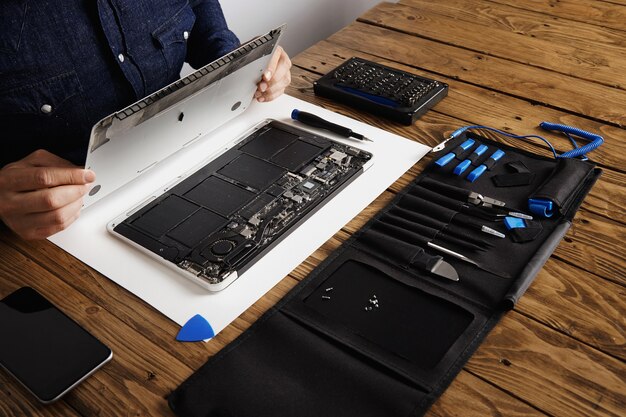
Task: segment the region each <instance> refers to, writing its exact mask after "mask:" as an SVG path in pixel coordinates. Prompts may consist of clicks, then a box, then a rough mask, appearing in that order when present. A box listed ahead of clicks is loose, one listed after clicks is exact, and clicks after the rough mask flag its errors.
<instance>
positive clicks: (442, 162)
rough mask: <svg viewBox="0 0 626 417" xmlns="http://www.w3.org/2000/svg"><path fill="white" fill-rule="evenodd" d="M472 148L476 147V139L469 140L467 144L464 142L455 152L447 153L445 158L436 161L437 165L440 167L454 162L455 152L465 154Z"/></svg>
mask: <svg viewBox="0 0 626 417" xmlns="http://www.w3.org/2000/svg"><path fill="white" fill-rule="evenodd" d="M472 146H474V139H468V140H466V141H465V142H463V143H462V144H460V145H459V146H458V147H457V148H456V149H455V150H454V151H453V152H450V153H447V154H445V155H444V156H442V157H441V158H439V159H437V160H436V161H435V165H438V166H440V167H442V166H444V165H446V164H447V163H448V162H450V161H452V160H453V159H454V157H455V156H456V155H455V152H459V153H461V152H463V151H466V150H468V149H469V148H471V147H472Z"/></svg>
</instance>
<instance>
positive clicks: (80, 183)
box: [0, 149, 96, 239]
mask: <svg viewBox="0 0 626 417" xmlns="http://www.w3.org/2000/svg"><path fill="white" fill-rule="evenodd" d="M95 179H96V176H95V174H94V173H93V171H89V170H85V169H81V168H79V167H77V166H75V165H73V164H71V163H70V162H69V161H66V160H65V159H62V158H59V157H58V156H56V155H53V154H51V153H50V152H47V151H44V150H41V149H40V150H38V151H35V152H33V153H31V154H30V155H28V156H27V157H26V158H24V159H21V160H19V161H16V162H13V163H10V164H8V165H6V166H5V167H4V168H2V169H1V170H0V219H2V221H3V222H4V223H5V224H6V225H7V226H8V227H9V228H11V229H12V230H13V231H14V232H15V233H17V234H18V235H19V236H21V237H22V238H24V239H44V238H46V237H48V236H50V235H52V234H54V233H56V232H58V231H61V230H63V229H65V228H67V227H68V226H69V225H70V224H72V222H74V220H76V219H77V218H78V216H79V215H80V208H81V206H82V204H83V196H84V195H85V194H86V193H87V191H89V185H88V184H90V183H92V182H93V181H94V180H95Z"/></svg>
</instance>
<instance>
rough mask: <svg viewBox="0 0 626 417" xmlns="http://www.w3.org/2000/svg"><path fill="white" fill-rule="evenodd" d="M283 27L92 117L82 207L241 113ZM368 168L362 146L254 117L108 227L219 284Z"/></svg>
mask: <svg viewBox="0 0 626 417" xmlns="http://www.w3.org/2000/svg"><path fill="white" fill-rule="evenodd" d="M282 31H283V27H279V28H277V29H275V30H273V31H270V32H269V33H268V34H266V35H263V36H261V37H259V38H256V39H254V40H252V41H250V42H248V43H246V44H245V45H242V46H241V47H240V48H238V49H237V50H235V51H233V52H231V53H230V54H228V55H226V56H224V57H222V58H220V59H218V60H216V61H214V62H213V63H210V64H208V65H206V66H205V67H203V68H201V69H199V70H198V71H196V72H194V73H192V74H190V75H189V76H187V77H185V78H183V79H181V80H179V81H177V82H175V83H173V84H171V85H170V86H167V87H165V88H164V89H162V90H160V91H158V92H156V93H154V94H153V95H151V96H149V97H146V98H145V99H143V100H140V101H139V102H137V103H134V104H132V105H130V106H128V107H127V108H125V109H123V110H121V111H119V112H116V113H114V114H113V115H110V116H108V117H107V118H105V119H103V120H102V121H100V122H99V123H97V124H96V125H95V126H94V129H93V130H92V135H91V140H90V146H89V152H88V157H87V163H86V166H87V167H89V168H91V169H94V170H95V171H96V172H97V173H98V184H96V185H95V186H94V187H93V188H92V190H91V192H90V193H89V195H88V196H87V198H86V201H85V205H90V204H94V203H95V202H96V201H97V200H99V199H101V198H103V197H104V196H106V195H107V194H108V193H110V192H112V191H114V190H115V189H116V188H118V187H120V186H122V185H123V184H125V183H127V182H129V181H131V180H132V179H134V178H136V177H137V176H139V175H142V174H143V173H144V172H146V171H148V170H149V169H150V168H151V167H153V166H155V165H156V164H158V163H159V162H160V161H162V160H164V159H166V158H167V157H168V156H169V155H171V154H173V153H175V152H177V151H178V150H180V149H184V148H185V147H187V146H188V145H189V144H190V143H193V142H194V141H196V140H202V138H203V137H204V136H205V135H207V134H208V133H210V132H211V131H213V130H214V129H216V128H219V126H220V125H222V124H223V123H225V122H226V121H228V120H231V119H232V118H234V117H236V116H237V115H239V114H241V112H243V111H245V109H246V108H247V107H248V106H249V105H250V103H251V102H252V100H253V94H254V92H255V90H256V83H257V82H258V81H259V80H260V77H261V74H262V73H263V71H264V70H265V67H266V65H267V63H268V61H269V58H270V57H271V55H272V53H273V51H274V49H275V46H276V45H277V42H278V39H279V37H280V34H281V32H282ZM120 155H126V156H128V155H130V157H123V158H120ZM371 164H372V155H371V154H370V153H368V152H365V151H363V150H361V149H359V148H356V147H353V146H350V145H346V144H343V143H340V142H336V141H333V140H331V139H328V138H326V137H323V136H318V135H316V134H313V133H310V132H308V131H306V130H302V129H299V128H297V127H295V126H294V125H292V124H287V123H282V122H279V121H276V120H262V121H260V122H259V123H258V124H257V125H255V126H251V127H250V129H249V130H248V131H247V132H245V133H244V134H243V135H241V136H239V137H237V138H234V139H233V142H232V143H231V144H229V145H228V146H227V147H222V148H221V150H220V151H218V152H216V153H215V154H214V155H212V156H211V157H210V158H209V160H207V161H206V162H205V163H203V164H202V165H201V166H199V167H197V168H194V169H192V170H190V171H189V172H188V173H185V174H184V175H182V176H180V177H178V178H177V179H176V181H175V182H174V183H173V184H168V185H164V186H163V187H162V188H161V189H160V190H159V191H158V192H156V193H150V194H149V196H150V198H148V199H147V200H145V201H144V202H143V203H141V204H140V205H139V206H136V207H129V208H128V209H127V210H125V211H124V212H123V213H122V214H120V215H119V216H117V217H116V218H114V219H113V220H111V221H110V222H109V223H108V224H107V230H108V231H109V232H110V233H111V234H112V235H113V236H115V237H116V238H119V239H121V240H123V241H124V242H126V243H128V244H129V245H132V246H134V247H136V248H138V249H140V250H141V251H142V252H144V253H146V254H148V255H149V256H150V257H152V258H153V259H154V261H156V262H161V263H163V264H165V265H167V266H168V267H170V268H173V269H175V270H176V271H178V272H179V273H180V274H182V275H183V276H185V277H187V278H189V279H191V280H192V281H193V282H195V283H197V284H199V285H201V286H202V287H204V288H206V289H208V290H210V291H220V290H222V289H224V288H226V287H227V286H228V285H230V284H231V283H232V282H234V281H235V280H236V279H237V278H239V277H240V276H241V275H242V274H243V273H244V272H245V271H247V270H248V269H249V268H250V267H252V266H253V265H254V264H255V263H256V262H257V261H258V260H259V259H261V258H262V257H263V256H264V255H265V254H267V253H268V251H270V250H271V249H272V248H273V247H275V246H276V245H277V244H278V243H280V242H281V241H282V240H283V239H284V238H286V237H287V236H288V235H289V234H290V233H291V232H292V231H293V230H295V229H296V228H297V227H298V226H299V225H301V224H302V223H303V222H305V221H306V220H307V219H308V218H309V217H310V216H311V215H313V214H314V213H315V212H316V211H317V210H319V209H320V208H321V207H322V206H323V205H324V204H325V203H327V202H328V201H330V200H331V199H332V198H333V197H334V196H336V195H337V194H338V193H339V192H341V190H342V189H343V188H344V187H345V186H347V185H348V184H349V183H350V182H351V181H353V180H354V179H356V178H357V177H358V175H359V174H361V173H362V172H364V171H365V170H366V169H367V168H369V167H370V166H371ZM101 172H102V173H104V175H101Z"/></svg>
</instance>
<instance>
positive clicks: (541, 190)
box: [529, 158, 595, 217]
mask: <svg viewBox="0 0 626 417" xmlns="http://www.w3.org/2000/svg"><path fill="white" fill-rule="evenodd" d="M594 167H595V165H594V164H592V163H586V162H583V161H579V160H577V159H571V158H560V159H557V162H556V166H555V167H554V170H553V171H552V173H551V174H550V175H549V176H548V178H546V179H545V181H544V182H543V183H542V184H541V185H540V186H539V187H538V188H537V190H536V191H535V192H533V193H532V194H531V195H530V197H529V201H530V202H532V201H546V202H551V203H552V205H553V206H552V210H551V211H549V212H547V214H549V215H550V216H551V215H552V214H553V213H554V212H558V213H559V214H561V215H562V216H564V215H566V214H567V213H568V212H572V213H573V212H575V211H576V208H574V210H573V211H572V210H570V208H571V206H572V205H573V204H577V205H579V204H580V203H581V201H582V200H581V198H580V194H581V193H583V194H585V193H586V192H587V189H586V187H587V186H588V181H587V178H589V177H592V176H593V175H594ZM532 204H533V203H529V206H530V208H531V211H533V210H532ZM534 213H535V214H538V215H539V214H540V213H541V208H539V207H538V208H537V210H535V211H534ZM544 217H549V216H545V215H544Z"/></svg>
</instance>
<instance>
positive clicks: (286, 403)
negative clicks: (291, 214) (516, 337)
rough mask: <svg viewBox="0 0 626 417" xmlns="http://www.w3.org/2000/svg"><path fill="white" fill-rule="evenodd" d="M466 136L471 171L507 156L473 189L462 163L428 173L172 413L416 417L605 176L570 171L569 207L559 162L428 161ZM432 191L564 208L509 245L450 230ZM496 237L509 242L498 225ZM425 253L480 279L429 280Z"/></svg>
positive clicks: (198, 378) (520, 154) (528, 157)
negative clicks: (537, 200)
mask: <svg viewBox="0 0 626 417" xmlns="http://www.w3.org/2000/svg"><path fill="white" fill-rule="evenodd" d="M467 137H471V138H473V139H474V140H475V141H476V142H477V145H478V143H480V144H485V145H486V146H488V147H489V150H488V151H487V152H486V153H485V156H483V157H482V158H478V159H475V160H474V161H473V162H472V167H470V168H475V167H477V166H479V165H480V164H482V163H483V162H485V161H486V160H487V157H488V156H489V155H490V154H491V153H493V151H494V150H495V149H496V148H497V149H502V150H503V151H504V152H505V156H504V157H503V158H502V159H501V160H499V161H498V162H497V163H496V164H493V165H492V166H490V169H489V170H488V171H486V172H485V173H483V175H482V176H481V177H480V178H479V179H478V180H476V181H475V182H473V183H470V182H469V181H468V180H467V179H466V178H465V177H466V174H467V173H465V175H461V176H457V175H454V174H453V173H452V170H453V169H454V167H455V166H456V165H457V164H458V162H460V161H462V160H463V159H465V158H466V157H467V155H466V154H463V153H460V154H459V155H457V156H456V158H455V161H456V162H455V161H452V162H451V163H449V164H447V165H445V166H444V167H438V166H436V165H435V164H434V163H431V164H430V165H429V166H428V167H427V168H426V170H425V171H424V172H423V173H422V174H421V175H420V176H419V177H418V178H416V180H415V181H413V182H412V183H411V184H409V185H408V186H407V187H406V188H405V189H404V190H403V191H401V192H400V193H398V195H397V196H396V197H395V198H394V200H393V201H392V202H391V203H389V204H388V205H387V206H386V207H385V208H384V209H383V210H381V211H380V212H379V213H378V214H376V216H374V218H373V219H371V220H370V221H369V222H368V223H367V224H366V225H365V226H364V227H363V228H362V229H361V230H359V231H358V232H357V233H355V234H354V235H353V236H352V237H351V238H350V239H349V240H347V241H346V242H345V243H344V244H343V245H342V246H341V247H340V248H339V249H337V250H336V251H334V252H333V253H332V254H331V255H330V256H328V258H327V259H326V260H324V262H322V263H321V264H320V265H319V266H318V267H317V268H316V269H315V270H313V271H312V272H311V273H310V274H309V275H308V276H307V277H306V278H304V279H303V280H302V282H300V283H299V284H298V285H297V286H296V287H295V288H294V289H293V290H292V291H291V292H290V293H289V294H288V295H287V296H286V297H285V298H283V299H282V300H281V301H280V302H279V303H278V304H277V305H276V306H275V307H274V308H272V309H270V310H269V311H268V312H267V313H265V314H264V315H263V316H262V317H261V318H260V319H259V320H258V321H257V322H256V323H254V324H253V325H252V326H251V327H250V328H249V329H248V330H246V331H245V332H244V333H243V334H242V335H241V336H239V337H238V338H237V339H236V340H234V341H233V342H232V343H231V344H229V345H228V346H227V347H225V348H224V349H222V350H221V351H220V352H219V353H218V354H216V355H215V356H213V357H212V358H211V359H209V360H208V361H207V363H206V364H205V365H204V366H203V367H202V368H200V369H199V370H198V371H197V372H196V373H194V374H193V375H192V376H191V377H190V378H189V379H188V380H187V381H185V382H184V383H183V384H182V385H181V386H180V387H179V388H177V389H176V390H175V391H174V392H173V393H172V395H171V396H170V397H169V403H170V407H171V408H172V409H173V410H174V411H175V412H176V413H177V414H178V415H180V416H203V417H206V416H252V415H254V416H298V417H307V416H311V417H313V416H315V417H318V416H353V415H354V416H359V417H366V416H372V417H374V416H419V415H422V414H423V413H424V412H425V411H426V410H427V409H428V407H429V406H430V404H432V402H434V401H435V400H436V399H437V397H438V396H439V395H440V394H441V393H442V392H443V391H444V390H445V388H446V387H447V386H448V385H449V384H450V382H451V381H452V380H453V379H454V377H455V376H456V375H457V374H458V372H459V371H460V370H461V368H462V367H463V365H464V364H465V362H466V361H467V360H468V359H469V357H470V356H471V355H472V353H473V352H474V351H475V350H476V349H477V347H478V346H479V345H480V343H481V342H482V340H483V339H484V338H485V336H486V335H487V333H488V332H489V331H490V330H491V329H492V328H493V326H495V325H496V324H497V322H498V320H499V319H500V317H501V316H502V314H504V313H505V312H506V311H507V310H508V309H511V308H513V306H514V305H515V303H516V302H517V300H518V299H519V298H520V297H521V295H522V294H523V293H524V292H525V291H526V289H527V288H528V286H529V285H530V284H531V282H532V280H533V279H534V277H535V275H536V274H537V273H538V271H539V270H540V269H541V267H542V266H543V264H544V263H545V261H546V260H547V259H548V258H549V256H550V255H551V254H552V252H553V251H554V249H555V248H556V246H557V245H558V243H559V241H560V240H561V238H562V237H563V236H564V235H565V233H566V232H567V230H568V229H569V226H570V224H571V223H570V221H571V219H572V218H573V216H574V214H575V212H576V210H577V209H578V207H579V205H580V204H581V202H582V200H583V198H584V196H585V195H586V194H587V193H588V191H589V189H590V188H591V187H592V185H593V184H594V182H595V181H596V179H597V178H598V176H599V175H600V173H601V171H600V170H599V169H596V168H595V166H594V165H593V164H591V163H589V162H583V161H579V160H572V161H573V162H570V163H568V167H567V169H568V170H571V169H572V166H573V167H575V168H574V171H575V175H577V177H578V178H579V181H578V183H576V184H573V185H570V186H571V188H572V190H571V193H570V194H568V195H565V194H563V193H561V191H560V190H558V187H555V186H554V184H553V183H552V184H550V182H551V181H550V179H551V178H552V177H554V176H555V175H557V176H558V175H560V174H559V172H560V171H559V170H562V169H563V167H559V168H557V166H558V165H559V164H558V163H557V162H556V161H555V160H554V159H551V158H544V157H541V156H537V155H534V154H531V153H529V152H524V151H521V150H519V149H515V148H512V147H508V146H505V145H502V144H499V143H496V142H493V141H490V140H488V139H486V138H483V137H480V136H477V135H471V134H470V135H468V136H466V135H461V136H460V137H458V138H456V139H455V140H452V141H450V142H449V143H448V144H447V146H446V148H445V149H444V150H442V151H440V152H438V153H437V154H436V155H435V156H434V160H437V159H438V158H439V157H440V156H442V155H445V154H447V153H449V152H451V151H452V150H454V149H455V148H456V147H457V146H458V145H459V144H460V143H462V142H463V141H464V140H466V139H467ZM477 145H476V146H477ZM469 151H471V150H469ZM520 166H522V167H526V168H527V169H528V172H529V173H532V176H531V177H532V180H531V181H528V184H523V185H520V184H519V183H518V184H516V185H514V186H511V185H507V186H500V187H498V186H495V183H496V181H494V180H493V177H496V176H498V175H502V176H507V175H509V174H512V173H514V172H512V171H514V169H515V168H519V167H520ZM512 167H513V168H512ZM468 172H469V170H468ZM505 179H506V178H505ZM515 181H517V179H516V180H515ZM515 181H513V182H515ZM438 182H439V183H443V184H447V185H449V186H454V187H458V188H462V189H468V190H472V191H475V192H478V193H481V194H482V195H485V196H489V197H491V198H495V199H497V200H501V201H505V202H506V203H507V207H510V208H513V209H517V210H521V211H525V209H526V202H527V200H528V198H529V196H531V195H532V194H533V193H534V192H535V191H536V190H537V189H541V188H545V189H547V190H556V192H557V193H559V195H558V196H557V197H558V198H562V199H563V201H566V203H567V204H564V205H562V207H561V208H560V209H561V212H560V213H558V214H557V215H555V216H553V217H551V218H547V219H537V218H536V219H534V220H532V221H528V226H529V227H528V229H530V232H528V233H526V234H525V235H524V234H523V233H522V234H520V236H517V237H518V238H519V239H518V241H514V240H513V239H512V236H507V238H505V239H501V238H497V237H493V236H489V235H486V234H484V233H480V232H473V231H469V229H467V228H464V226H463V225H459V224H458V223H459V222H458V221H455V220H454V219H453V218H454V217H455V215H454V213H455V212H458V211H459V210H462V209H461V208H460V207H459V206H458V204H457V203H454V202H453V201H452V200H450V198H449V195H446V196H442V195H441V193H442V190H443V189H444V188H445V186H441V187H437V186H436V184H437V183H438ZM505 183H506V181H505ZM546 184H549V185H548V186H547V187H546ZM572 194H573V196H572ZM424 202H425V203H424ZM438 207H439V208H438ZM452 207H455V208H456V210H455V208H452ZM470 217H471V216H470ZM426 218H428V219H426ZM461 219H464V217H463V216H461ZM425 223H426V224H425ZM455 223H456V224H455ZM453 224H454V226H453ZM492 226H494V228H496V229H498V230H500V231H506V230H505V229H504V228H503V227H502V226H501V224H499V223H497V222H496V223H493V224H492ZM444 231H447V232H450V233H452V234H454V235H456V236H459V231H464V232H465V233H467V239H466V240H467V242H470V241H471V242H474V243H477V244H480V242H484V243H485V245H486V248H485V250H476V251H468V250H467V247H465V246H464V245H466V244H467V242H465V241H464V242H458V241H455V240H454V238H453V239H451V240H449V239H447V238H444V239H443V240H441V236H442V233H443V232H444ZM507 233H508V232H507ZM453 237H454V236H453ZM426 241H435V242H438V243H439V242H441V245H444V246H446V247H448V248H449V249H453V250H455V251H458V252H461V253H463V254H467V256H470V257H472V259H474V260H476V261H478V262H479V263H480V264H481V267H476V266H474V265H471V264H468V263H465V262H462V261H459V260H457V259H454V258H451V257H449V256H447V255H445V254H444V255H443V259H444V260H445V261H446V262H448V263H450V264H451V265H452V266H453V267H454V268H455V269H456V271H457V272H458V275H459V276H460V280H459V281H452V280H449V279H445V278H442V277H440V276H436V275H434V274H432V273H430V272H427V271H426V270H425V268H427V269H430V268H432V266H433V265H434V263H433V262H434V261H436V260H437V259H438V258H437V256H441V254H440V253H438V252H436V251H433V250H432V249H431V248H429V247H428V246H427V245H426V244H425V243H424V242H426ZM459 245H461V246H459Z"/></svg>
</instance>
